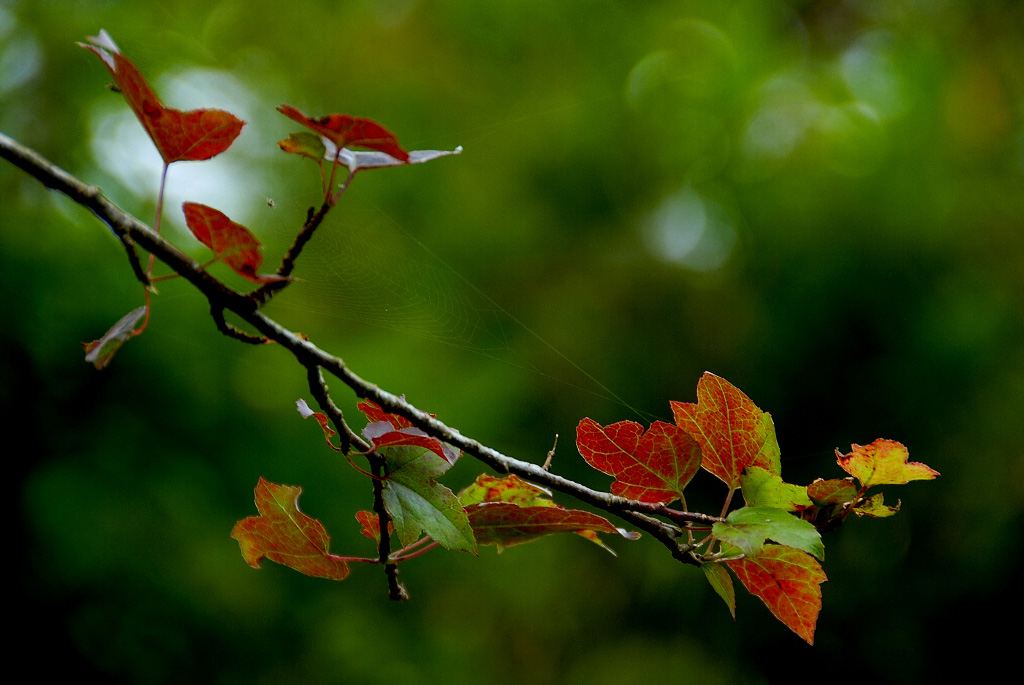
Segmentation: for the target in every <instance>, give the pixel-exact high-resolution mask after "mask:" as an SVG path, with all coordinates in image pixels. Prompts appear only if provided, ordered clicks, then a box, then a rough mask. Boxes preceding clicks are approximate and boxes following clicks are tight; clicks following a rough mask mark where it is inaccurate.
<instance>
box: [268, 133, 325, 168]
mask: <svg viewBox="0 0 1024 685" xmlns="http://www.w3.org/2000/svg"><path fill="white" fill-rule="evenodd" d="M277 146H278V147H279V148H281V149H282V150H284V151H285V152H288V153H291V154H293V155H302V156H303V157H309V158H310V159H312V160H314V161H317V162H319V161H320V160H322V159H323V158H324V155H326V154H327V148H326V147H324V143H323V141H322V140H321V139H320V136H318V135H315V134H313V133H310V132H308V131H300V132H299V133H291V134H289V135H288V137H287V138H285V139H284V140H280V141H278V143H277Z"/></svg>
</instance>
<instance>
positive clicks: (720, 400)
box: [671, 372, 781, 488]
mask: <svg viewBox="0 0 1024 685" xmlns="http://www.w3.org/2000/svg"><path fill="white" fill-rule="evenodd" d="M671 405H672V413H673V414H674V415H675V419H676V423H677V424H678V425H679V426H680V427H681V428H683V429H684V430H685V431H686V432H687V433H689V434H690V435H692V436H693V438H694V439H695V440H696V441H697V444H699V445H700V449H701V452H702V453H703V454H704V460H703V462H702V464H701V466H703V467H704V468H705V469H707V470H708V471H710V472H711V473H712V474H713V475H714V476H716V477H718V478H720V479H721V480H722V481H724V482H725V484H726V485H728V486H729V487H730V488H736V487H739V485H740V475H741V474H742V473H743V469H745V468H746V467H748V466H760V467H761V468H763V469H765V470H767V471H770V472H771V473H774V474H775V475H777V476H778V475H781V466H780V463H779V443H778V441H777V440H776V438H775V424H773V423H772V417H771V414H768V413H766V412H763V411H761V410H760V409H758V408H757V405H755V404H754V403H753V402H751V401H750V398H749V397H747V396H746V395H744V394H743V393H742V392H741V391H740V390H739V388H737V387H736V386H734V385H732V384H731V383H729V381H727V380H725V379H724V378H719V377H718V376H715V375H714V374H711V373H707V372H705V373H704V375H703V376H702V377H701V379H700V382H699V383H698V384H697V404H689V403H683V402H672V403H671Z"/></svg>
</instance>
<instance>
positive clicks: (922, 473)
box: [836, 438, 939, 491]
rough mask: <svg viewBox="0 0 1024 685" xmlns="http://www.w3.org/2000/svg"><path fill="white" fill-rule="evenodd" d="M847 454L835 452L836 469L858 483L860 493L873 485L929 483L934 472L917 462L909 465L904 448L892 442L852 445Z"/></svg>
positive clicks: (880, 439) (879, 440)
mask: <svg viewBox="0 0 1024 685" xmlns="http://www.w3.org/2000/svg"><path fill="white" fill-rule="evenodd" d="M852 447H853V451H852V452H850V453H849V454H840V453H839V450H836V458H837V461H838V462H839V466H840V467H841V468H842V469H843V470H844V471H846V472H847V473H849V474H850V475H851V476H853V477H854V478H856V479H857V480H859V481H860V486H861V490H862V491H863V490H867V489H868V488H870V487H871V486H873V485H890V484H891V485H902V484H904V483H909V482H910V481H912V480H932V479H933V478H935V477H936V476H938V475H939V472H938V471H936V470H935V469H933V468H931V467H930V466H927V465H925V464H922V463H920V462H916V461H912V462H908V461H907V459H908V457H909V456H910V454H909V452H908V451H907V448H906V447H904V446H903V445H901V444H900V443H898V442H896V441H895V440H883V439H882V438H879V439H878V440H875V441H874V442H873V443H871V444H870V445H864V446H861V445H852Z"/></svg>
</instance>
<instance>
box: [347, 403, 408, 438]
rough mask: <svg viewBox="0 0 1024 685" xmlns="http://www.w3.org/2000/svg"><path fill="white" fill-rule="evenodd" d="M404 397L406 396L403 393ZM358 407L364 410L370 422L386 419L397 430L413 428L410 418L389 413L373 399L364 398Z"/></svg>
mask: <svg viewBox="0 0 1024 685" xmlns="http://www.w3.org/2000/svg"><path fill="white" fill-rule="evenodd" d="M403 397H405V396H404V395H403ZM356 409H358V410H359V411H361V412H363V416H365V417H366V420H367V421H369V422H370V423H378V422H380V421H384V422H386V423H390V424H391V425H392V426H394V428H395V430H402V429H403V428H412V427H413V426H412V423H411V422H410V421H409V419H407V418H405V417H404V416H399V415H398V414H389V413H388V412H386V411H384V410H383V409H381V408H380V405H379V404H377V403H376V402H374V401H373V400H363V401H362V402H360V403H359V404H357V405H356Z"/></svg>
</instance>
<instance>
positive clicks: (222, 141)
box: [79, 29, 245, 164]
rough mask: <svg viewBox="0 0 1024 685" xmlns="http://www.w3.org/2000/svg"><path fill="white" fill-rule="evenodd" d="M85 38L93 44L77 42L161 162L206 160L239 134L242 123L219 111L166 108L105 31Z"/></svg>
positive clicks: (227, 146) (226, 147)
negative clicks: (101, 67)
mask: <svg viewBox="0 0 1024 685" xmlns="http://www.w3.org/2000/svg"><path fill="white" fill-rule="evenodd" d="M88 40H89V41H90V42H91V43H93V45H88V44H86V43H79V45H80V46H82V47H83V48H85V49H86V50H90V51H92V52H93V53H95V54H96V56H97V57H99V58H100V59H101V60H103V64H105V65H106V67H107V70H108V71H110V73H111V75H112V76H113V77H114V82H115V83H116V84H117V88H118V90H120V91H121V93H122V94H123V95H124V99H125V100H127V101H128V106H129V107H131V108H132V111H134V112H135V116H137V117H138V118H139V121H140V122H141V123H142V126H143V128H145V129H146V132H147V133H148V134H149V137H150V138H152V139H153V143H154V144H155V145H156V149H157V150H158V151H159V152H160V156H161V157H163V160H164V163H165V164H170V163H171V162H179V161H186V160H203V159H210V158H211V157H214V156H216V155H219V154H220V153H221V152H224V150H227V149H228V148H229V147H230V146H231V143H233V142H234V141H235V138H237V137H238V134H239V133H241V131H242V126H244V125H245V122H244V121H242V120H241V119H239V118H237V117H236V116H235V115H233V114H230V113H228V112H225V111H223V110H219V109H194V110H190V111H187V112H183V111H181V110H178V109H172V108H170V107H166V106H165V105H164V104H163V103H162V102H160V98H158V97H157V96H156V93H154V92H153V89H152V88H150V87H149V83H147V82H146V79H145V78H144V77H143V76H142V74H141V73H140V72H139V70H138V69H137V68H136V67H135V65H134V64H132V63H131V61H130V60H129V59H128V58H127V57H125V56H124V55H122V54H121V50H120V49H119V48H118V47H117V45H116V44H115V43H114V41H113V39H112V38H111V37H110V34H108V33H107V32H106V31H104V30H102V29H101V30H100V35H99V36H96V37H92V38H89V39H88Z"/></svg>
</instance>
